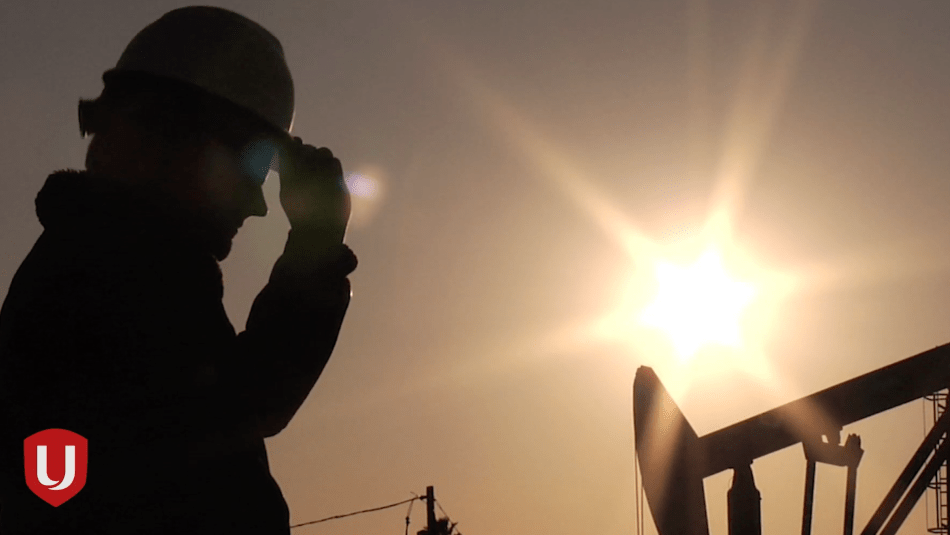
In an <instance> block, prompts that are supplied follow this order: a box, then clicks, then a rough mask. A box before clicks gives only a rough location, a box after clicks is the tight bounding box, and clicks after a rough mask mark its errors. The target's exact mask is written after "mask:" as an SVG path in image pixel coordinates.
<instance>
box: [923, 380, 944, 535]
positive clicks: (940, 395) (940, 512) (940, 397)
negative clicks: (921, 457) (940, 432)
mask: <svg viewBox="0 0 950 535" xmlns="http://www.w3.org/2000/svg"><path fill="white" fill-rule="evenodd" d="M948 395H950V394H948V391H947V390H941V391H939V392H934V393H933V394H932V395H930V396H927V397H926V398H925V399H926V400H927V401H930V403H931V409H932V410H931V415H932V416H933V418H932V420H933V422H932V423H936V422H937V419H938V418H940V416H942V415H943V413H944V412H946V410H947V400H948ZM943 440H946V437H944V439H943ZM943 440H941V441H940V442H941V444H942V443H943ZM938 447H939V444H938ZM929 487H930V490H931V493H930V494H931V496H932V498H933V502H932V503H933V504H934V512H933V515H932V516H931V515H930V514H928V515H927V531H928V532H930V533H938V534H942V535H946V534H947V532H948V524H950V519H948V518H947V517H948V511H947V508H948V504H947V463H946V462H944V463H943V465H941V466H940V469H939V470H938V471H937V475H936V476H934V478H933V481H931V482H930V485H929Z"/></svg>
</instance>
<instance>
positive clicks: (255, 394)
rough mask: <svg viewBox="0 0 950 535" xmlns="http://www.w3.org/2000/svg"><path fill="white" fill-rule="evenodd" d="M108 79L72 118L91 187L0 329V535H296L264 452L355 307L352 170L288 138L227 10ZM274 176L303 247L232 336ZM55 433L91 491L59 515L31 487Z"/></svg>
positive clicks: (258, 42) (270, 53) (265, 68)
mask: <svg viewBox="0 0 950 535" xmlns="http://www.w3.org/2000/svg"><path fill="white" fill-rule="evenodd" d="M103 80H104V82H105V88H104V90H103V92H102V94H101V95H100V96H99V97H98V98H97V99H96V100H93V101H80V129H81V130H82V131H83V133H84V134H85V133H90V134H93V138H92V140H91V142H90V145H89V149H88V154H87V157H86V170H85V171H60V172H55V173H53V174H52V175H51V176H50V177H49V178H48V179H47V181H46V184H45V185H44V186H43V188H42V190H41V191H40V192H39V195H38V196H37V198H36V211H37V215H38V217H39V219H40V222H41V223H42V224H43V227H44V231H43V233H42V235H41V236H40V237H39V239H38V240H37V242H36V244H35V246H34V247H33V249H32V251H31V252H30V253H29V255H28V256H27V258H26V259H25V260H24V261H23V264H22V265H21V267H20V269H19V271H18V272H17V273H16V276H15V277H14V279H13V282H12V284H11V286H10V289H9V293H8V295H7V298H6V301H5V302H4V304H3V309H2V312H0V417H2V425H0V439H2V440H0V448H2V451H0V453H2V456H0V469H2V473H0V476H2V477H0V506H2V510H0V533H2V534H3V535H20V534H41V533H59V534H63V533H94V534H97V535H105V534H118V533H121V534H138V533H166V534H184V533H187V534H191V533H195V534H198V533H201V534H217V533H220V534H225V533H227V534H244V533H247V534H252V533H253V534H278V533H280V534H287V533H289V531H290V530H289V527H288V526H289V512H288V509H287V505H286V502H285V500H284V498H283V496H282V494H281V492H280V489H279V488H278V486H277V484H276V482H275V481H274V479H273V478H272V477H271V474H270V471H269V468H268V464H267V455H266V451H265V447H264V440H263V439H264V438H265V437H270V436H274V435H276V434H277V433H279V432H280V431H281V430H282V429H284V427H285V426H286V425H287V424H288V422H289V421H290V419H291V418H292V417H293V415H294V413H295V412H296V411H297V409H298V408H299V407H300V406H301V404H302V403H303V401H304V400H305V398H306V397H307V395H308V393H309V392H310V390H311V388H312V387H313V386H314V384H315V383H316V381H317V378H318V377H319V376H320V373H321V371H322V370H323V368H324V366H325V365H326V363H327V360H328V359H329V357H330V353H331V352H332V350H333V347H334V345H335V344H336V340H337V335H338V333H339V330H340V327H341V324H342V322H343V317H344V314H345V312H346V309H347V306H348V304H349V299H350V285H349V281H348V279H347V275H348V274H349V273H351V272H352V271H353V270H354V269H355V267H356V257H355V256H354V255H353V253H352V251H350V249H349V248H348V247H346V246H345V245H344V244H343V236H344V232H345V229H346V224H347V221H348V219H349V211H350V207H349V197H348V194H347V192H346V188H345V185H344V184H343V171H342V167H341V165H340V162H339V161H338V160H337V159H336V158H334V157H333V155H332V154H331V153H330V151H329V150H327V149H323V148H321V149H316V148H314V147H312V146H309V145H304V144H303V143H302V141H301V140H300V139H299V138H291V136H290V134H289V131H290V128H291V124H292V119H293V114H294V102H293V83H292V80H291V76H290V72H289V70H288V68H287V64H286V62H285V60H284V56H283V51H282V49H281V46H280V44H279V43H278V41H277V39H276V38H275V37H274V36H273V35H271V34H270V33H268V32H267V31H266V30H265V29H264V28H262V27H261V26H259V25H257V24H256V23H254V22H252V21H250V20H248V19H246V18H244V17H242V16H240V15H237V14H235V13H232V12H230V11H226V10H223V9H217V8H208V7H193V8H183V9H178V10H175V11H172V12H169V13H167V14H166V15H164V16H163V17H162V18H160V19H159V20H157V21H156V22H154V23H152V24H151V25H149V26H148V27H146V28H145V29H144V30H142V31H141V32H140V33H139V34H138V35H137V36H136V37H135V38H134V39H133V41H132V42H131V43H130V44H129V46H128V47H127V48H126V49H125V51H124V53H123V54H122V55H121V57H120V59H119V61H118V64H117V65H116V68H115V69H112V70H109V71H107V72H106V73H105V74H104V75H103ZM275 154H276V156H277V157H275ZM272 160H273V161H275V162H279V175H280V187H281V191H280V199H281V205H282V207H283V208H284V211H285V212H286V214H287V217H288V219H289V221H290V225H291V230H290V233H289V236H288V238H287V242H286V245H285V248H284V252H283V254H282V255H281V256H280V258H279V259H278V260H277V262H276V264H275V266H274V268H273V271H272V272H271V275H270V279H269V282H268V283H267V285H266V286H265V287H264V288H263V290H261V292H260V294H259V295H258V296H257V298H256V300H255V301H254V304H253V306H252V308H251V311H250V314H249V317H248V320H247V325H246V330H245V331H244V332H241V333H240V334H235V331H234V328H233V327H232V325H231V323H230V321H229V320H228V317H227V315H226V314H225V310H224V308H223V306H222V301H221V299H222V294H223V287H222V279H221V272H220V270H219V267H218V260H221V259H223V258H224V257H225V256H227V254H228V252H229V250H230V248H231V240H232V238H233V237H234V235H235V234H236V233H237V230H238V228H239V227H240V226H241V224H242V222H243V221H244V220H245V219H246V218H248V217H250V216H264V215H265V214H266V213H267V206H266V205H265V202H264V196H263V192H262V189H261V187H262V183H263V181H264V178H265V176H266V174H267V171H268V169H269V168H270V165H271V163H272ZM50 428H62V429H68V430H70V431H74V432H76V433H79V434H80V435H83V436H84V437H86V438H87V439H88V452H89V453H88V474H87V479H86V484H85V487H84V488H83V489H82V490H81V491H80V492H79V493H78V494H77V495H76V496H75V497H73V498H72V499H70V500H68V501H67V502H66V503H64V504H62V505H60V506H59V507H53V506H51V505H49V504H48V503H46V502H44V501H42V500H41V499H39V498H38V497H37V496H36V495H34V494H33V493H32V492H31V491H30V489H29V488H28V487H27V485H26V483H25V473H24V470H25V467H24V444H23V440H24V438H26V437H27V436H30V435H32V434H34V433H36V432H39V431H43V430H45V429H50ZM49 455H50V456H53V455H63V452H62V449H61V450H60V451H59V452H53V451H50V452H49ZM51 465H52V462H51Z"/></svg>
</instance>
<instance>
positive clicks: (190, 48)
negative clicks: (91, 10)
mask: <svg viewBox="0 0 950 535" xmlns="http://www.w3.org/2000/svg"><path fill="white" fill-rule="evenodd" d="M122 73H144V74H148V75H152V76H160V77H164V78H171V79H174V80H178V81H182V82H186V83H188V84H191V85H194V86H197V87H198V88H200V89H203V90H204V91H207V92H208V93H211V94H212V95H216V96H218V97H221V98H223V99H225V100H227V101H229V102H231V103H233V104H236V105H238V106H240V107H242V108H244V109H246V110H248V111H250V112H251V113H253V114H255V115H256V116H258V117H259V118H261V119H263V120H264V121H266V122H267V123H268V124H269V125H270V126H273V127H274V128H276V129H277V130H281V131H283V132H290V130H291V128H292V126H293V120H294V84H293V79H292V78H291V76H290V69H289V68H288V67H287V62H286V60H285V59H284V51H283V48H281V46H280V42H279V41H278V40H277V38H276V37H274V36H273V35H272V34H271V33H270V32H268V31H267V30H265V29H264V28H263V27H262V26H260V25H259V24H257V23H256V22H254V21H252V20H250V19H248V18H246V17H244V16H242V15H239V14H237V13H234V12H232V11H228V10H226V9H221V8H218V7H205V6H192V7H183V8H180V9H175V10H173V11H169V12H168V13H166V14H165V15H163V16H162V17H161V18H159V19H158V20H156V21H155V22H153V23H151V24H149V25H148V26H146V27H145V28H144V29H143V30H142V31H140V32H139V33H138V34H137V35H136V36H135V37H134V38H133V39H132V41H131V42H130V43H129V45H128V46H127V47H126V49H125V51H124V52H122V56H121V57H119V61H118V63H116V66H115V68H114V69H110V70H109V71H106V72H105V74H103V80H105V81H106V82H107V83H108V79H109V78H110V77H111V76H115V75H121V74H122Z"/></svg>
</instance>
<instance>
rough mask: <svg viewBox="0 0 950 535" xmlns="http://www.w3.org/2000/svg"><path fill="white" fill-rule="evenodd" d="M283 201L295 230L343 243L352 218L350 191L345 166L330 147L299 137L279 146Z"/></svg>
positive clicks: (281, 199) (328, 240)
mask: <svg viewBox="0 0 950 535" xmlns="http://www.w3.org/2000/svg"><path fill="white" fill-rule="evenodd" d="M278 158H279V159H280V161H279V165H280V205H281V207H282V208H283V209H284V213H286V214H287V219H288V220H289V221H290V228H291V230H299V231H303V232H306V233H308V234H311V233H314V234H318V235H320V237H321V240H323V239H325V240H326V245H336V244H342V243H343V237H344V235H345V234H346V225H347V223H348V222H349V219H350V194H349V191H348V190H347V188H346V184H345V183H344V180H343V166H342V165H341V164H340V160H338V159H337V158H335V157H334V156H333V153H332V152H330V149H328V148H326V147H321V148H319V149H318V148H316V147H314V146H313V145H306V144H304V143H303V140H301V139H300V138H299V137H295V138H294V139H293V141H292V142H290V141H288V142H287V143H285V144H284V145H283V146H282V147H281V148H280V149H279V150H278Z"/></svg>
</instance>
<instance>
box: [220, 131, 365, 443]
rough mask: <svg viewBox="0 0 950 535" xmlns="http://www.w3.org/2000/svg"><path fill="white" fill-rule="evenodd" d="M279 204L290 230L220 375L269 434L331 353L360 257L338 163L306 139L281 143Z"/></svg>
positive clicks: (287, 415)
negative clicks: (347, 238) (349, 229)
mask: <svg viewBox="0 0 950 535" xmlns="http://www.w3.org/2000/svg"><path fill="white" fill-rule="evenodd" d="M279 157H280V186H281V189H280V201H281V206H282V208H283V209H284V212H285V213H286V215H287V219H288V220H289V222H290V224H291V230H290V233H289V236H288V239H287V244H286V246H285V248H284V252H283V254H282V255H281V257H280V259H278V261H277V263H276V265H275V266H274V269H273V271H272V273H271V276H270V280H269V281H268V284H267V286H266V287H265V288H264V289H263V290H262V291H261V293H260V294H259V295H258V296H257V298H256V299H255V301H254V305H253V306H252V308H251V312H250V314H249V316H248V320H247V328H246V330H245V331H244V332H242V333H241V334H240V335H239V336H238V338H237V345H238V347H237V351H236V352H235V355H236V356H235V357H234V358H232V359H230V360H229V361H228V362H227V363H226V364H225V365H224V366H223V367H222V370H221V372H222V373H221V376H222V380H223V382H224V384H225V385H227V386H228V387H229V388H231V389H232V392H233V393H234V396H235V397H236V398H237V399H238V400H239V402H240V403H241V404H243V405H244V406H247V407H250V410H251V411H252V412H253V413H254V414H255V416H256V418H257V421H258V423H259V425H260V430H261V433H262V434H263V436H273V435H276V434H277V433H279V432H280V431H281V430H282V429H284V428H285V427H286V426H287V424H288V423H289V422H290V420H291V418H293V416H294V414H295V413H296V412H297V410H298V409H299V408H300V406H301V405H302V404H303V402H304V400H305V399H306V398H307V396H308V394H309V393H310V390H311V389H312V388H313V386H314V384H316V382H317V379H318V378H319V377H320V374H321V372H322V371H323V369H324V367H325V366H326V364H327V361H328V360H329V358H330V354H331V353H332V351H333V348H334V346H335V344H336V340H337V336H338V335H339V332H340V327H341V325H342V323H343V317H344V315H345V313H346V309H347V307H348V305H349V301H350V284H349V280H348V279H347V278H346V277H347V275H349V274H350V273H351V272H352V271H353V270H354V269H355V268H356V256H355V255H354V254H353V252H352V251H351V250H350V249H349V247H347V246H346V245H344V244H343V237H344V234H345V231H346V225H347V222H348V220H349V216H350V198H349V194H348V192H347V189H346V185H345V183H344V180H343V168H342V165H341V164H340V161H339V160H338V159H337V158H335V157H334V156H333V154H332V153H331V152H330V150H329V149H326V148H319V149H318V148H315V147H313V146H311V145H305V144H304V143H303V141H302V140H301V139H300V138H294V140H293V141H292V142H291V143H289V144H288V145H285V146H283V147H281V149H280V152H279Z"/></svg>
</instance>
